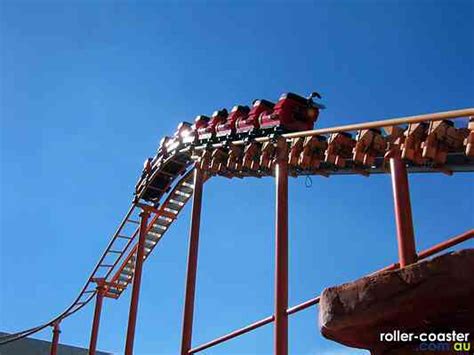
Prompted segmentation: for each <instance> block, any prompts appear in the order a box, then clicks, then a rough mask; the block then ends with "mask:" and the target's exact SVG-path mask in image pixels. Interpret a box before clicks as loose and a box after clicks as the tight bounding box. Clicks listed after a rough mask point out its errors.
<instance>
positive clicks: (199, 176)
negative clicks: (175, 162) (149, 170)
mask: <svg viewBox="0 0 474 355" xmlns="http://www.w3.org/2000/svg"><path fill="white" fill-rule="evenodd" d="M204 180H205V177H204V172H203V171H202V170H201V169H200V168H199V167H198V166H196V167H195V170H194V195H193V210H192V212H191V230H190V232H189V250H188V265H187V270H186V290H185V296H184V310H183V329H182V336H181V355H187V354H188V353H189V350H190V349H191V342H192V335H193V316H194V298H195V294H196V274H197V262H198V249H199V228H200V225H201V207H202V190H203V184H204Z"/></svg>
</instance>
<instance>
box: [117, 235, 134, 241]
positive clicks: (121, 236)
mask: <svg viewBox="0 0 474 355" xmlns="http://www.w3.org/2000/svg"><path fill="white" fill-rule="evenodd" d="M117 238H120V239H128V240H130V239H132V237H128V236H126V235H119V236H117Z"/></svg>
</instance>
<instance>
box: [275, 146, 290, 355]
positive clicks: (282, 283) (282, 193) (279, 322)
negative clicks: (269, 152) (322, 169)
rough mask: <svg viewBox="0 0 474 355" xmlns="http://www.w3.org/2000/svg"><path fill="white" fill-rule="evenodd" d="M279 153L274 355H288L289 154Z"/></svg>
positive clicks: (285, 152)
mask: <svg viewBox="0 0 474 355" xmlns="http://www.w3.org/2000/svg"><path fill="white" fill-rule="evenodd" d="M286 148H287V147H286V143H284V148H283V150H284V151H280V152H279V153H278V154H279V155H280V156H279V157H278V158H277V162H276V163H277V164H276V170H275V175H276V226H275V228H276V234H275V313H274V314H275V333H274V353H275V355H287V354H288V314H287V313H286V310H287V308H288V158H287V155H288V152H287V151H286Z"/></svg>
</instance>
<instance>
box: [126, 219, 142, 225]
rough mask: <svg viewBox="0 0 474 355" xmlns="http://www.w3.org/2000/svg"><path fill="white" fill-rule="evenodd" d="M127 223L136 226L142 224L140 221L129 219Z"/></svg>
mask: <svg viewBox="0 0 474 355" xmlns="http://www.w3.org/2000/svg"><path fill="white" fill-rule="evenodd" d="M127 222H130V223H135V224H140V222H139V221H135V220H134V219H127Z"/></svg>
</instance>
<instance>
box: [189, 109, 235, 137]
mask: <svg viewBox="0 0 474 355" xmlns="http://www.w3.org/2000/svg"><path fill="white" fill-rule="evenodd" d="M228 115H229V113H228V112H227V110H226V109H225V108H223V109H222V110H218V111H214V113H213V114H212V116H211V118H210V119H209V120H207V122H206V120H203V122H202V126H201V127H197V125H196V128H197V134H198V139H200V140H204V139H210V138H212V137H214V135H215V133H216V126H217V125H218V124H222V123H224V122H225V121H226V118H227V116H228ZM196 123H197V122H196Z"/></svg>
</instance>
